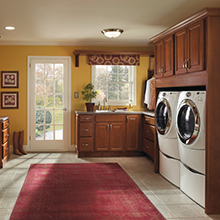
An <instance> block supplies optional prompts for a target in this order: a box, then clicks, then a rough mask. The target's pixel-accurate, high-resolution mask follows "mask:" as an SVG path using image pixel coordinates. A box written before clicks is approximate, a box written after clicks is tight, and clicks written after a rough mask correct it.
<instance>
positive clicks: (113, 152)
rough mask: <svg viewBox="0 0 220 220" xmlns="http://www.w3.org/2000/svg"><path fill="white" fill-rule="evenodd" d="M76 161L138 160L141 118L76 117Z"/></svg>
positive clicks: (130, 115)
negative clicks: (120, 157)
mask: <svg viewBox="0 0 220 220" xmlns="http://www.w3.org/2000/svg"><path fill="white" fill-rule="evenodd" d="M76 151H77V156H78V157H93V156H94V157H100V156H102V157H105V156H112V157H114V156H139V155H143V151H142V114H131V113H127V114H126V113H125V114H121V113H120V114H117V113H107V114H101V113H97V114H96V113H91V114H85V113H84V114H78V113H76Z"/></svg>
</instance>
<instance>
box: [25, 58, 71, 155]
mask: <svg viewBox="0 0 220 220" xmlns="http://www.w3.org/2000/svg"><path fill="white" fill-rule="evenodd" d="M68 74H69V72H68V62H67V61H66V60H62V59H61V60H53V59H44V60H41V59H36V60H33V61H32V62H31V80H30V84H31V85H29V88H30V91H31V97H30V99H31V100H30V102H31V108H30V111H31V112H30V115H31V120H30V121H31V125H30V128H31V138H30V139H31V140H30V143H31V149H32V150H45V151H47V150H64V149H67V147H68V146H67V143H66V141H67V139H69V138H70V137H67V134H68V133H69V132H68V130H69V129H68V126H67V125H68V124H69V121H70V119H69V118H68V117H70V114H68V112H69V111H68V108H69V103H68V100H69V98H68V97H69V94H68V92H69V91H68Z"/></svg>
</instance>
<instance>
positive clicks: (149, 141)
mask: <svg viewBox="0 0 220 220" xmlns="http://www.w3.org/2000/svg"><path fill="white" fill-rule="evenodd" d="M143 120H144V121H143V124H144V125H143V128H144V129H143V151H144V152H145V153H147V154H148V155H149V156H151V157H152V158H154V137H155V132H156V131H155V120H154V118H153V117H150V116H144V119H143Z"/></svg>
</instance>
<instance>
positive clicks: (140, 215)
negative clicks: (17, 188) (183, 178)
mask: <svg viewBox="0 0 220 220" xmlns="http://www.w3.org/2000/svg"><path fill="white" fill-rule="evenodd" d="M15 219H16V220H36V219H37V220H49V219H51V220H64V219H65V220H70V219H71V220H72V219H79V220H84V219H85V220H100V219H105V220H116V219H126V220H135V219H138V220H146V219H154V220H158V219H165V218H164V217H163V216H162V215H161V214H160V212H159V211H158V210H157V209H156V208H155V206H154V205H153V204H152V203H151V202H150V201H149V199H148V198H147V197H146V196H145V195H144V193H143V192H142V191H141V190H140V189H139V188H138V186H137V185H136V184H135V183H134V182H133V180H132V179H131V178H130V177H129V176H128V174H127V173H126V172H125V171H124V170H123V169H122V168H121V167H120V166H119V165H118V164H117V163H84V164H83V163H82V164H32V165H31V166H30V169H29V171H28V174H27V177H26V179H25V182H24V185H23V187H22V189H21V192H20V194H19V197H18V199H17V202H16V204H15V207H14V209H13V212H12V214H11V217H10V220H15Z"/></svg>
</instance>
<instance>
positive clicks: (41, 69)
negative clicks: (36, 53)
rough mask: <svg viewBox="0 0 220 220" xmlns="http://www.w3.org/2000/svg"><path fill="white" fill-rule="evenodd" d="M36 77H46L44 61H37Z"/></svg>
mask: <svg viewBox="0 0 220 220" xmlns="http://www.w3.org/2000/svg"><path fill="white" fill-rule="evenodd" d="M35 78H36V79H37V78H40V79H42V78H44V64H43V63H37V64H36V65H35Z"/></svg>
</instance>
